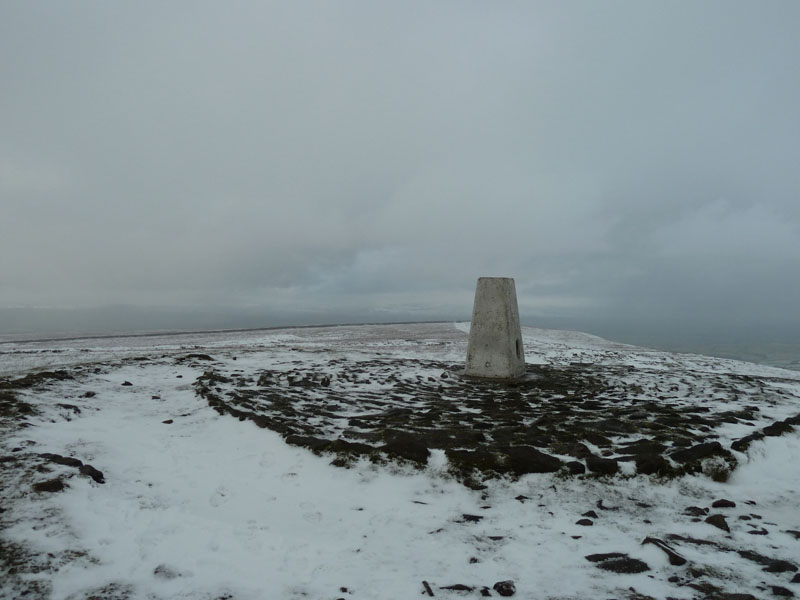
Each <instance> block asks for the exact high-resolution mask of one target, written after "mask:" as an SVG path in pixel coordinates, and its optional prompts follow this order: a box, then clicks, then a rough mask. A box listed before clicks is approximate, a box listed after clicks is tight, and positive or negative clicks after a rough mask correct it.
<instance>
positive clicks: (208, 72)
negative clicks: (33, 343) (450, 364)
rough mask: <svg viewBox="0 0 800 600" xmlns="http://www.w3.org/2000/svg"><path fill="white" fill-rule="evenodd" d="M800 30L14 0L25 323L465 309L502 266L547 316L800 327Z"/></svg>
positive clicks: (4, 297) (0, 293)
mask: <svg viewBox="0 0 800 600" xmlns="http://www.w3.org/2000/svg"><path fill="white" fill-rule="evenodd" d="M798 25H800V8H798V5H797V4H796V3H794V2H788V1H787V2H780V1H778V2H771V3H769V4H768V5H756V4H753V3H749V2H727V1H726V2H721V1H720V2H704V3H663V2H649V1H645V2H633V1H630V2H627V1H616V2H604V3H596V2H578V3H569V4H564V3H557V2H509V3H502V4H499V5H498V4H492V5H489V4H486V3H481V2H475V3H473V2H437V3H425V2H419V3H410V4H409V3H394V4H391V3H372V2H341V3H327V2H293V3H255V2H253V3H251V2H234V3H229V4H226V5H225V6H223V5H220V4H218V3H202V2H201V3H196V2H191V3H190V2H173V3H167V4H164V3H156V2H154V3H148V2H144V3H131V4H122V5H119V4H118V5H113V4H107V3H99V2H97V3H77V4H76V3H70V4H53V3H50V4H30V3H6V4H4V5H3V6H2V8H0V79H2V81H3V89H4V93H3V95H2V96H0V128H1V129H2V131H3V136H2V140H0V202H2V214H3V218H2V220H0V253H1V254H2V256H3V257H4V258H3V261H2V263H0V306H17V305H23V306H25V305H29V306H36V305H56V306H82V307H89V306H98V305H103V304H115V303H125V304H130V305H135V306H141V307H144V306H148V305H169V306H174V307H180V306H206V305H207V306H217V307H218V306H231V307H240V308H243V307H250V308H252V307H262V308H263V309H264V310H265V311H267V312H268V311H269V310H273V311H279V310H302V311H314V312H315V314H320V313H324V312H325V311H330V312H331V313H335V312H337V311H339V313H342V314H343V313H344V312H345V311H346V312H347V314H348V315H351V316H352V315H357V314H374V313H373V311H378V312H380V311H388V312H391V314H393V315H396V314H401V313H403V311H406V313H403V314H414V315H422V316H425V315H426V314H427V315H433V314H436V315H443V314H445V315H446V314H453V315H463V314H464V313H467V314H468V312H469V306H470V303H471V294H472V289H473V286H474V281H475V278H476V277H478V276H480V275H488V274H500V275H510V276H514V277H516V278H517V286H518V290H519V293H520V305H521V307H522V308H523V311H524V312H526V314H527V315H528V317H529V320H533V321H536V320H541V321H542V322H544V320H546V319H557V318H562V317H563V318H577V317H586V318H596V319H609V320H615V319H616V320H620V319H626V318H629V317H630V318H632V317H633V316H637V318H641V319H648V318H649V319H653V320H659V319H661V320H663V319H681V318H685V317H684V316H683V315H686V314H687V313H688V312H689V311H692V310H693V311H694V314H693V316H692V318H695V319H701V318H703V317H707V318H708V319H718V320H722V319H725V320H727V321H726V322H728V323H730V324H731V326H734V325H736V324H737V323H741V322H742V321H743V320H746V319H747V318H748V315H751V316H752V315H754V314H756V313H759V314H761V315H764V314H768V315H770V316H771V318H774V319H776V320H781V319H783V320H785V321H787V322H789V321H791V322H797V321H798V316H797V313H796V309H794V308H793V303H795V304H796V302H797V301H798V300H800V296H798V289H797V284H796V283H794V282H795V280H796V279H797V278H796V276H793V274H794V273H796V272H797V267H798V266H799V265H798V264H797V261H798V257H800V234H798V228H800V203H798V202H797V198H798V191H800V170H798V169H797V168H796V161H797V160H796V159H797V156H798V155H800V112H799V111H798V109H797V108H796V107H797V106H800V80H799V79H798V78H797V77H796V76H795V74H796V73H797V72H798V70H800V69H799V68H798V67H800V64H798V63H800V39H799V38H798V37H797V35H796V31H797V28H798ZM248 310H249V309H248ZM265 314H266V313H265ZM253 318H255V317H253ZM248 322H249V321H248Z"/></svg>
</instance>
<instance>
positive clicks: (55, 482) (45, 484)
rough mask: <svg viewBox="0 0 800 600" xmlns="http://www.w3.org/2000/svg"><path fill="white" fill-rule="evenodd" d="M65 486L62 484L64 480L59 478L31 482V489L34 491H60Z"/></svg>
mask: <svg viewBox="0 0 800 600" xmlns="http://www.w3.org/2000/svg"><path fill="white" fill-rule="evenodd" d="M66 487H67V486H66V485H64V482H63V481H61V480H60V479H49V480H48V481H41V482H39V483H34V484H33V491H34V492H39V493H43V492H49V493H52V492H61V491H63V490H64V488H66Z"/></svg>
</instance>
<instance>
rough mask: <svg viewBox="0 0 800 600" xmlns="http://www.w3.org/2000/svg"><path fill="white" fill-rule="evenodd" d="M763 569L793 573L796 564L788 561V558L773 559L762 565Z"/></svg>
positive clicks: (772, 571) (795, 569)
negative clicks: (764, 565)
mask: <svg viewBox="0 0 800 600" xmlns="http://www.w3.org/2000/svg"><path fill="white" fill-rule="evenodd" d="M764 571H766V572H767V573H786V572H790V573H794V572H796V571H797V565H795V564H793V563H790V562H789V561H788V560H773V561H771V562H770V563H769V564H768V565H767V566H766V567H764Z"/></svg>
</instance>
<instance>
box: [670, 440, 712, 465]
mask: <svg viewBox="0 0 800 600" xmlns="http://www.w3.org/2000/svg"><path fill="white" fill-rule="evenodd" d="M723 453H724V448H723V447H722V445H721V444H720V443H719V442H705V443H703V444H697V445H696V446H692V447H691V448H684V449H683V450H677V451H675V452H673V453H672V454H670V458H672V460H674V461H675V462H679V463H688V462H695V461H700V460H702V459H704V458H709V457H711V456H719V455H721V454H723Z"/></svg>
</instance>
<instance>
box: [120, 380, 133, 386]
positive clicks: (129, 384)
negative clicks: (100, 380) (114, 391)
mask: <svg viewBox="0 0 800 600" xmlns="http://www.w3.org/2000/svg"><path fill="white" fill-rule="evenodd" d="M122 385H124V386H126V387H127V386H131V385H133V384H132V383H131V382H130V381H123V382H122Z"/></svg>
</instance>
